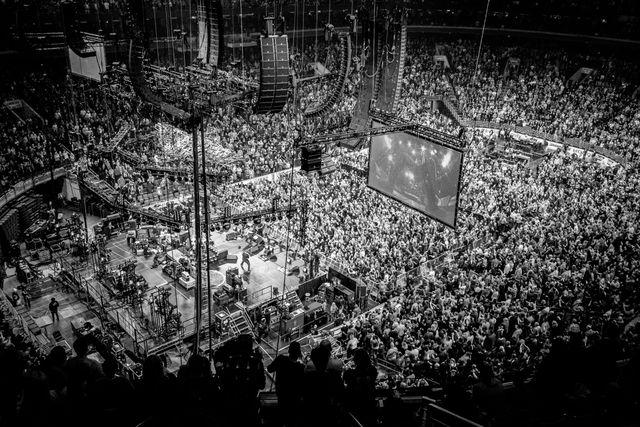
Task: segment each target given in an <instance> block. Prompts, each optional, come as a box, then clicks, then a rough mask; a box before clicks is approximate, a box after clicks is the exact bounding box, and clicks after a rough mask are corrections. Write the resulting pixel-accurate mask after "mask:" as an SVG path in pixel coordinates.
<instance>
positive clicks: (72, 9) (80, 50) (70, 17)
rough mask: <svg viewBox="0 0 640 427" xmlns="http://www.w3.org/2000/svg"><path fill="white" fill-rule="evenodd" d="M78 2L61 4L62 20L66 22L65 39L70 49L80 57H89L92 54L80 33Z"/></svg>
mask: <svg viewBox="0 0 640 427" xmlns="http://www.w3.org/2000/svg"><path fill="white" fill-rule="evenodd" d="M76 8H77V6H76V2H66V3H62V4H61V9H62V19H63V21H64V37H65V39H66V41H67V45H69V48H70V49H71V50H72V51H73V52H74V53H75V54H76V55H78V56H82V57H84V56H87V55H89V54H91V53H92V50H91V49H89V47H88V46H87V44H86V43H85V41H84V39H83V37H82V34H81V33H80V25H79V23H78V13H77V9H76Z"/></svg>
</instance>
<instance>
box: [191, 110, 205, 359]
mask: <svg viewBox="0 0 640 427" xmlns="http://www.w3.org/2000/svg"><path fill="white" fill-rule="evenodd" d="M192 120H193V122H192V126H193V129H192V141H191V142H192V145H193V209H194V211H195V212H194V218H195V241H196V243H195V246H196V248H195V249H196V287H195V305H196V309H195V315H196V331H195V332H196V342H195V348H194V354H197V353H198V350H199V349H200V329H201V328H202V231H201V225H202V224H201V223H200V173H199V171H198V118H196V117H192Z"/></svg>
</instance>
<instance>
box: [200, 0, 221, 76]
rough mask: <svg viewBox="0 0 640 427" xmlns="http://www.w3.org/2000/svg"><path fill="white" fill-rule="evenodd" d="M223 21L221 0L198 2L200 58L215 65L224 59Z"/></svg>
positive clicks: (218, 64)
mask: <svg viewBox="0 0 640 427" xmlns="http://www.w3.org/2000/svg"><path fill="white" fill-rule="evenodd" d="M223 23H224V20H223V18H222V5H221V4H220V0H204V1H199V2H198V58H199V59H201V60H203V61H204V62H206V63H207V64H210V65H213V66H214V67H218V66H220V64H221V63H222V59H223V52H224V32H223Z"/></svg>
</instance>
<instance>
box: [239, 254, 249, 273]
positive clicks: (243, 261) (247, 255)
mask: <svg viewBox="0 0 640 427" xmlns="http://www.w3.org/2000/svg"><path fill="white" fill-rule="evenodd" d="M245 263H246V264H247V268H246V269H245V268H244V265H245ZM240 267H241V268H242V269H243V270H246V271H251V263H250V262H249V254H248V253H247V252H242V263H241V264H240Z"/></svg>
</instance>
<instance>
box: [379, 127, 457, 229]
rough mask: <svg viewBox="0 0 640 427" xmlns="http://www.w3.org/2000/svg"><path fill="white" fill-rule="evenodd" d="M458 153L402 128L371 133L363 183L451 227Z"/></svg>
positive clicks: (454, 203)
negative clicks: (365, 182) (389, 132)
mask: <svg viewBox="0 0 640 427" xmlns="http://www.w3.org/2000/svg"><path fill="white" fill-rule="evenodd" d="M374 127H377V126H376V125H375V124H374ZM462 157H463V154H462V152H461V151H459V150H455V149H453V148H449V147H446V146H443V145H440V144H437V143H434V142H431V141H428V140H425V139H423V138H419V137H417V136H414V135H411V134H408V133H405V132H398V133H393V134H389V135H382V136H375V137H373V138H371V148H370V150H369V177H368V181H367V185H368V186H369V187H371V188H373V189H374V190H377V191H379V192H381V193H383V194H384V195H386V196H389V197H391V198H393V199H395V200H397V201H399V202H401V203H403V204H405V205H407V206H409V207H410V208H413V209H416V210H418V211H419V212H422V213H424V214H425V215H428V216H429V217H431V218H433V219H435V220H437V221H440V222H442V223H443V224H445V225H447V226H449V227H451V228H455V226H456V212H457V204H458V189H459V188H458V187H459V184H460V171H461V167H462Z"/></svg>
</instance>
